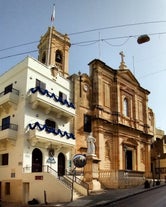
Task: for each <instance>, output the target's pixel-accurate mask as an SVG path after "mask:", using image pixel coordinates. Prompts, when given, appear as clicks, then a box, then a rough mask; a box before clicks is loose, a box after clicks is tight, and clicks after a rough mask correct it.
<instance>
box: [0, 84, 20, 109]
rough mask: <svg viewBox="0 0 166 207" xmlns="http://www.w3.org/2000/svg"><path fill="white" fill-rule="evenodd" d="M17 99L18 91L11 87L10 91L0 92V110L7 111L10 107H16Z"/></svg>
mask: <svg viewBox="0 0 166 207" xmlns="http://www.w3.org/2000/svg"><path fill="white" fill-rule="evenodd" d="M18 99H19V91H18V90H16V89H14V88H12V89H11V91H9V92H8V93H6V92H5V91H3V92H1V93H0V112H2V111H4V112H6V113H8V112H9V109H10V108H11V107H16V106H17V103H18Z"/></svg>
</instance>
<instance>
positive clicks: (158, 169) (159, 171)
mask: <svg viewBox="0 0 166 207" xmlns="http://www.w3.org/2000/svg"><path fill="white" fill-rule="evenodd" d="M158 170H159V171H158V174H159V175H158V181H159V182H160V154H158Z"/></svg>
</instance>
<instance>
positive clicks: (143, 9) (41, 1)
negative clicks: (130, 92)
mask: <svg viewBox="0 0 166 207" xmlns="http://www.w3.org/2000/svg"><path fill="white" fill-rule="evenodd" d="M54 3H55V7H56V12H55V21H54V26H55V27H56V29H57V30H58V31H59V32H61V33H64V34H65V33H67V34H69V37H70V40H71V43H72V46H71V48H70V63H69V71H70V74H73V73H77V72H78V71H81V72H82V73H88V72H89V68H88V63H89V62H90V61H91V60H93V59H95V58H100V59H101V60H102V61H104V62H105V63H106V64H107V65H109V66H110V67H112V68H114V69H118V67H119V65H120V55H119V52H121V51H123V52H124V54H125V63H126V65H127V66H128V68H129V69H130V70H131V71H132V72H133V73H134V74H135V76H136V78H137V80H138V81H139V82H140V84H141V85H142V87H144V88H146V89H148V90H149V91H150V92H151V94H150V95H149V107H151V108H152V109H153V111H154V113H155V116H156V127H158V128H160V129H163V130H166V107H165V102H166V94H165V88H166V12H165V10H166V1H165V0H157V1H156V0H139V1H136V0H28V1H27V0H14V1H9V0H0V25H1V29H0V33H1V35H0V74H2V73H4V72H5V71H7V70H8V69H10V68H11V67H12V66H14V65H15V64H17V63H18V62H20V61H21V60H23V59H24V58H25V57H26V56H27V55H30V56H32V57H35V58H37V57H38V53H37V52H31V51H35V50H37V44H38V41H39V40H40V37H41V35H43V34H44V33H45V32H46V30H47V28H48V27H49V26H50V25H51V22H50V17H51V13H52V8H53V4H54ZM138 23H141V24H138ZM120 25H121V26H120ZM122 25H123V26H122ZM124 25H126V26H124ZM100 28H105V29H100ZM106 28H107V29H106ZM89 30H94V31H93V32H92V31H91V32H83V33H80V34H78V32H82V31H89ZM72 33H77V34H72ZM141 34H148V35H149V36H150V39H151V40H150V41H149V42H147V43H145V44H141V45H139V44H137V37H138V36H139V35H141ZM120 37H122V38H120ZM110 38H112V39H110ZM114 38H115V39H114ZM91 40H92V42H91V44H78V43H80V42H83V41H91ZM95 40H96V41H95ZM99 40H100V41H99ZM26 43H32V44H27V45H23V44H26ZM75 43H76V44H75ZM18 45H23V46H20V47H13V46H18ZM10 47H13V48H10ZM7 48H10V49H7ZM20 53H24V54H23V55H17V54H20ZM10 55H15V56H13V57H8V56H10Z"/></svg>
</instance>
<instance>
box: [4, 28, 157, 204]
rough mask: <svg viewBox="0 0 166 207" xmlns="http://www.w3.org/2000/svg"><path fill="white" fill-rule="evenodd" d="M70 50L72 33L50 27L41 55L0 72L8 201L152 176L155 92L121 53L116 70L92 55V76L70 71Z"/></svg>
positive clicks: (59, 197)
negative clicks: (151, 99)
mask: <svg viewBox="0 0 166 207" xmlns="http://www.w3.org/2000/svg"><path fill="white" fill-rule="evenodd" d="M50 34H51V35H50ZM50 37H51V38H50ZM49 44H50V51H49V54H48V45H49ZM69 48H70V40H69V37H68V36H67V35H63V34H61V33H59V32H58V31H56V29H55V28H54V27H51V28H48V31H47V32H46V33H45V34H44V35H43V36H42V37H41V39H40V43H39V45H38V49H39V56H38V60H36V59H34V58H32V57H27V58H25V59H24V60H23V61H21V62H20V63H18V64H17V65H16V66H14V67H13V68H12V69H10V70H9V71H7V72H6V73H4V74H2V75H1V76H0V82H1V85H0V90H1V91H0V94H1V96H0V119H1V128H0V171H1V173H0V189H1V190H0V199H1V200H2V201H10V202H17V203H27V202H28V201H29V200H31V199H33V198H36V199H38V200H39V201H40V202H41V203H44V202H45V203H46V200H47V201H48V202H57V201H63V202H68V201H70V200H71V198H72V196H73V192H72V190H71V188H70V186H67V185H66V184H65V182H67V183H68V184H69V183H70V184H72V182H74V183H73V185H72V186H73V187H74V189H75V190H77V191H79V193H82V194H83V195H87V194H88V192H89V191H91V190H98V189H101V188H122V187H128V186H133V185H138V184H141V183H143V182H144V177H151V161H150V145H151V140H152V137H153V136H154V114H153V111H152V109H150V108H149V107H148V95H149V93H150V92H149V91H148V90H146V89H144V88H142V87H141V85H140V84H139V82H138V81H137V80H136V78H135V77H134V75H133V74H132V73H131V71H130V70H129V69H128V68H127V66H126V65H125V62H124V54H123V52H121V53H120V57H121V61H120V66H119V68H118V69H113V68H111V67H110V66H108V65H106V63H104V62H102V61H101V60H98V59H94V60H92V61H91V62H90V63H89V74H84V73H83V74H82V73H81V72H79V73H78V74H72V75H70V74H69V70H68V62H69ZM89 136H91V137H92V138H93V139H92V140H93V149H92V150H90V149H89V147H88V142H87V139H88V137H89ZM76 154H82V155H84V156H85V157H86V159H87V164H86V165H85V167H84V168H77V169H76V176H78V178H79V180H81V182H77V179H75V180H74V181H73V180H72V179H71V175H72V174H71V172H72V170H73V168H74V165H73V157H74V155H76ZM62 178H63V179H62ZM57 189H58V190H57ZM16 192H17V193H16ZM43 194H44V195H45V196H44V197H43Z"/></svg>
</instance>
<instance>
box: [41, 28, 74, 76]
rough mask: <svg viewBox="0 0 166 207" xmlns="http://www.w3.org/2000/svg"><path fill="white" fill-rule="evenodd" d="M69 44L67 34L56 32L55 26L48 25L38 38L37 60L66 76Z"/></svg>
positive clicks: (67, 74)
mask: <svg viewBox="0 0 166 207" xmlns="http://www.w3.org/2000/svg"><path fill="white" fill-rule="evenodd" d="M70 45H71V44H70V39H69V37H68V36H67V34H65V35H63V34H61V33H59V32H57V31H56V30H55V27H49V28H48V30H47V32H46V33H45V34H44V35H43V36H42V37H41V39H40V42H39V45H38V49H39V56H38V60H39V61H41V62H42V63H43V64H46V65H47V66H48V67H49V68H52V69H55V70H56V71H57V72H58V73H60V74H61V75H62V76H64V77H68V76H69V73H68V62H69V48H70Z"/></svg>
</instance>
